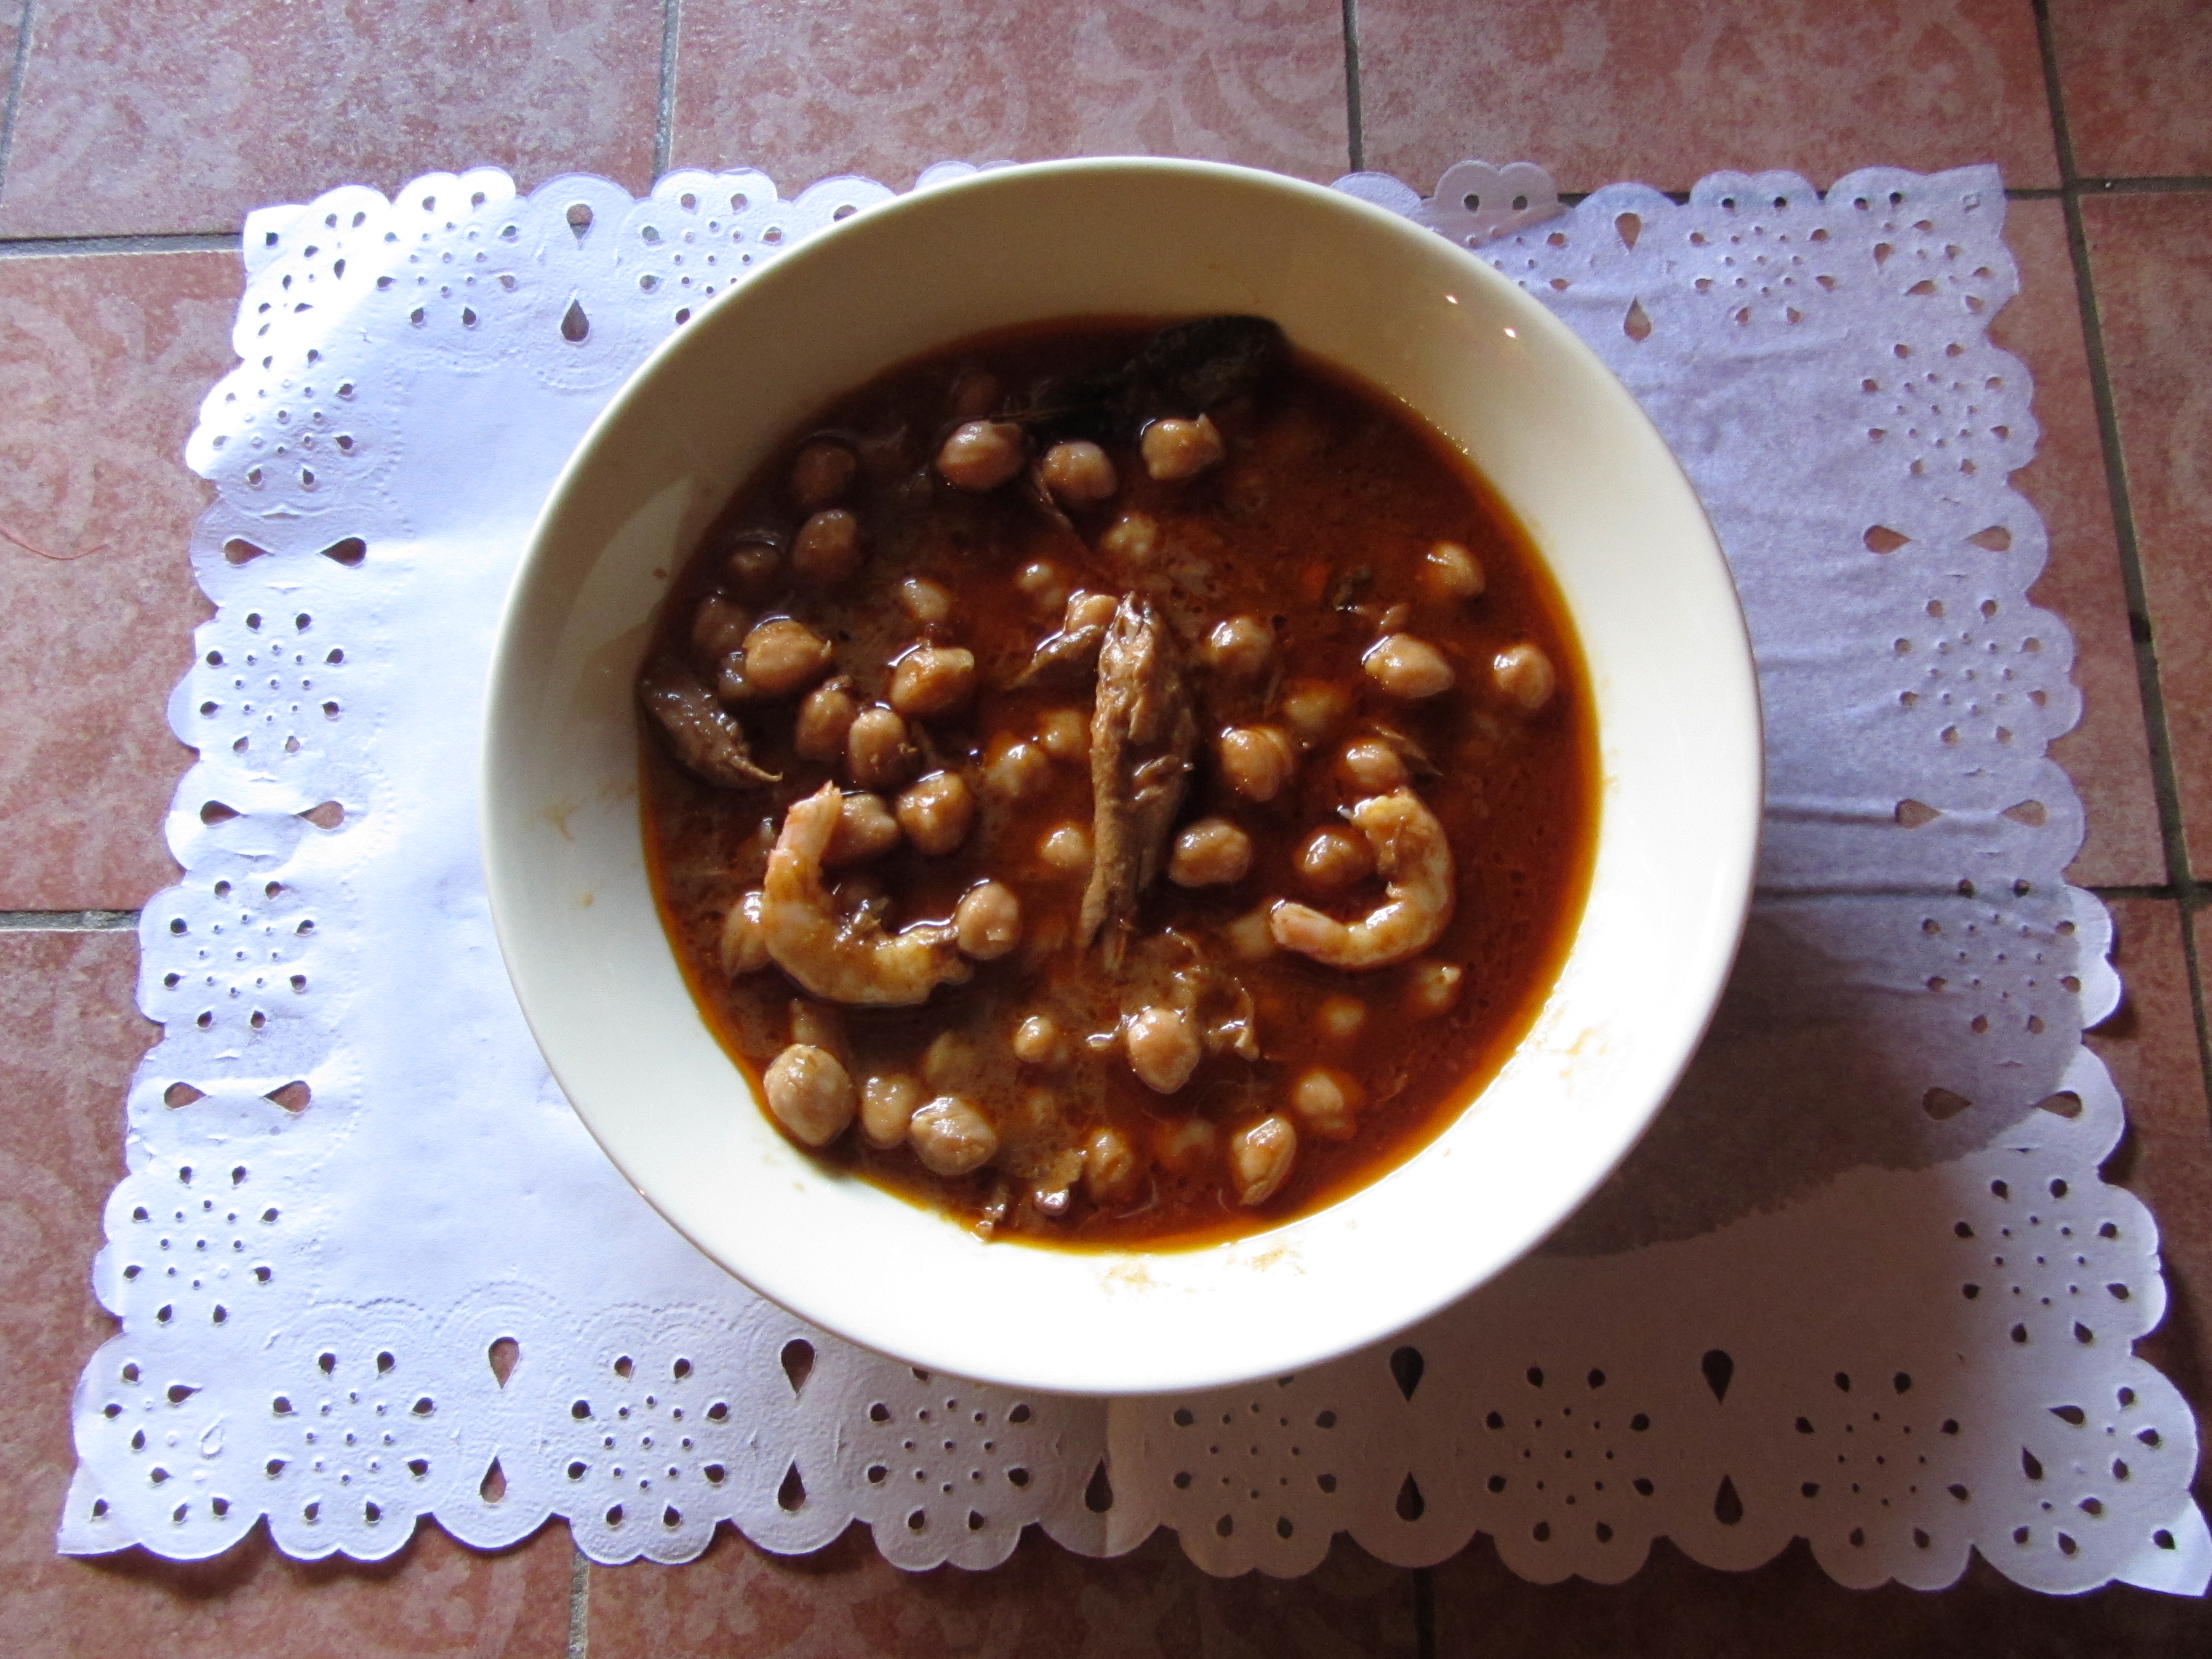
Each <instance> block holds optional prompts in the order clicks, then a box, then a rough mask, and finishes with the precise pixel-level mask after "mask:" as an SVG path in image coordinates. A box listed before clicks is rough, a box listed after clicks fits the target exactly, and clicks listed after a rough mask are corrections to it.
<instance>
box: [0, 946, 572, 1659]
mask: <svg viewBox="0 0 2212 1659" xmlns="http://www.w3.org/2000/svg"><path fill="white" fill-rule="evenodd" d="M137 971H138V941H137V939H136V938H135V937H134V936H133V935H131V934H129V933H0V1193H4V1194H5V1198H4V1200H0V1239H4V1240H5V1241H6V1245H7V1248H6V1249H4V1250H0V1352H5V1353H6V1354H7V1356H8V1371H7V1376H8V1384H9V1407H10V1409H9V1412H8V1413H6V1414H5V1415H4V1416H0V1583H4V1584H5V1586H6V1588H5V1589H0V1618H4V1621H5V1622H4V1632H5V1633H4V1635H0V1650H4V1651H7V1652H10V1653H21V1654H36V1655H39V1656H40V1659H78V1656H82V1659H120V1656H123V1655H126V1654H127V1655H134V1656H135V1655H147V1654H158V1655H161V1656H163V1659H260V1656H269V1659H278V1656H282V1659H386V1656H392V1659H398V1656H402V1655H405V1656H410V1659H417V1656H419V1659H429V1656H443V1655H455V1656H458V1655H462V1654H467V1655H471V1656H478V1655H481V1656H490V1655H514V1656H518V1659H522V1656H532V1659H534V1656H546V1659H551V1656H556V1655H560V1654H563V1653H565V1652H566V1651H567V1648H568V1574H569V1561H570V1559H571V1558H570V1552H569V1549H568V1534H567V1532H566V1531H565V1530H563V1529H562V1528H550V1529H549V1530H548V1531H547V1532H546V1533H544V1534H541V1535H540V1536H539V1537H538V1539H536V1540H534V1541H532V1542H531V1543H529V1544H526V1545H525V1546H523V1547H521V1548H520V1549H517V1550H514V1551H512V1552H509V1553H507V1554H505V1555H501V1556H497V1557H489V1558H487V1557H482V1556H478V1555H476V1554H473V1553H471V1552H469V1551H466V1550H463V1549H461V1548H459V1547H457V1546H455V1545H454V1544H453V1543H452V1542H450V1541H448V1540H447V1538H446V1537H445V1535H444V1534H442V1533H440V1532H438V1531H437V1530H436V1529H435V1528H425V1529H424V1531H423V1532H422V1534H418V1535H417V1537H416V1540H415V1541H414V1542H413V1543H412V1544H411V1545H410V1546H409V1547H408V1548H407V1549H405V1550H404V1551H403V1552H402V1553H400V1554H399V1555H398V1557H396V1558H394V1559H392V1561H388V1562H386V1563H384V1564H382V1565H379V1566H377V1567H374V1568H355V1567H350V1566H349V1565H346V1564H344V1563H343V1562H335V1563H326V1564H323V1565H313V1566H303V1565H300V1564H298V1563H295V1562H291V1561H287V1560H285V1559H283V1558H281V1557H279V1556H277V1555H276V1553H275V1552H274V1551H273V1550H271V1549H270V1547H269V1546H268V1544H267V1543H266V1542H265V1541H264V1535H263V1534H258V1533H257V1534H254V1536H253V1537H252V1539H251V1540H250V1541H248V1542H247V1543H246V1544H244V1545H242V1546H240V1547H239V1548H238V1549H236V1550H234V1551H233V1552H231V1553H230V1554H228V1555H227V1556H225V1557H223V1558H222V1559H220V1560H216V1561H212V1562H204V1563H201V1564H198V1565H190V1566H185V1565H177V1564H175V1563H171V1562H164V1561H159V1560H155V1559H153V1558H152V1557H149V1556H146V1555H143V1554H141V1553H137V1552H136V1551H132V1552H129V1553H125V1554H123V1555H119V1556H116V1557H112V1558H107V1559H102V1560H98V1561H84V1560H73V1559H66V1558H64V1557H61V1556H58V1555H56V1554H55V1553H54V1524H55V1522H56V1521H57V1519H58V1517H59V1516H60V1514H61V1505H62V1494H63V1492H64V1491H65V1490H66V1489H67V1487H68V1484H69V1478H70V1470H71V1469H72V1468H74V1467H75V1462H76V1457H75V1453H74V1451H73V1450H72V1449H71V1446H70V1422H69V1407H70V1391H71V1390H72V1389H74V1388H75V1387H76V1377H77V1372H78V1371H79V1370H80V1369H81V1368H82V1365H83V1364H84V1361H85V1358H86V1357H87V1356H88V1355H89V1354H90V1353H91V1352H92V1350H93V1349H94V1348H95V1347H96V1346H99V1344H100V1342H102V1341H104V1340H106V1338H107V1336H108V1335H109V1334H111V1332H112V1329H113V1328H114V1327H113V1322H112V1320H110V1319H109V1317H108V1316H107V1315H106V1313H104V1312H103V1311H101V1310H100V1307H99V1306H98V1305H97V1304H95V1303H94V1301H93V1299H92V1292H91V1289H90V1285H89V1273H90V1268H91V1264H92V1255H93V1252H94V1250H95V1249H98V1247H99V1244H100V1208H101V1206H102V1205H103V1204H104V1203H105V1202H106V1198H107V1193H108V1189H109V1188H110V1187H112V1185H113V1184H114V1182H115V1180H116V1177H117V1176H118V1175H120V1174H121V1173H122V1168H123V1091H124V1089H125V1085H127V1084H128V1083H129V1081H130V1079H131V1071H132V1068H133V1067H134V1066H136V1065H137V1060H138V1057H139V1055H140V1054H142V1053H143V1052H144V1050H145V1049H146V1048H147V1047H148V1045H149V1044H150V1043H151V1042H153V1041H154V1040H155V1037H156V1036H159V1032H158V1031H157V1030H156V1029H155V1027H154V1026H153V1025H151V1024H148V1023H147V1022H146V1021H145V1020H143V1019H142V1018H139V1016H138V1013H137V1010H136V1009H135V1008H134V1006H132V997H133V990H134V987H135V985H136V981H137Z"/></svg>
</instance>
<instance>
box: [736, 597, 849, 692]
mask: <svg viewBox="0 0 2212 1659" xmlns="http://www.w3.org/2000/svg"><path fill="white" fill-rule="evenodd" d="M827 671H829V641H827V640H825V639H823V637H822V636H821V635H819V634H817V633H816V632H815V631H814V630H813V629H811V628H809V627H808V626H807V625H806V624H805V623H800V622H793V621H792V620H791V618H790V617H777V618H775V620H774V621H773V622H764V623H761V624H760V625H759V626H758V627H757V628H755V629H753V630H752V632H751V633H750V634H748V635H745V682H746V684H749V685H750V686H751V687H752V689H753V690H755V691H757V692H758V693H759V694H760V695H761V696H764V697H787V696H790V695H791V694H792V693H793V692H794V691H797V690H799V689H800V688H802V687H804V686H808V685H811V684H813V683H814V682H815V681H816V680H818V679H820V678H822V676H823V674H824V673H826V672H827Z"/></svg>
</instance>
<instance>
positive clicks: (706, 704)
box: [637, 657, 781, 789]
mask: <svg viewBox="0 0 2212 1659" xmlns="http://www.w3.org/2000/svg"><path fill="white" fill-rule="evenodd" d="M637 696H638V701H639V702H641V703H642V704H643V705H644V706H645V712H646V713H647V714H650V715H652V716H653V724H654V725H655V726H659V728H660V734H661V736H662V737H663V738H666V739H667V742H668V748H669V752H670V753H671V754H673V755H674V756H675V757H676V760H677V763H678V765H680V766H682V767H683V769H684V770H685V771H687V772H689V773H690V774H691V775H692V776H694V777H696V778H698V779H700V780H701V781H703V782H707V783H711V784H714V785H715V786H716V787H720V788H723V789H742V788H744V787H747V786H748V785H750V784H756V783H775V782H777V781H780V778H781V775H780V774H778V773H775V772H769V771H765V770H763V769H762V768H761V767H759V766H757V765H756V764H755V763H754V761H753V757H752V745H751V744H750V743H749V742H748V741H747V740H746V738H745V728H744V726H740V725H739V724H738V719H737V716H736V715H734V714H731V713H730V711H729V710H728V709H726V708H723V707H722V705H721V704H720V702H718V701H716V699H715V696H714V693H713V692H712V691H710V690H708V689H707V685H706V683H705V682H704V681H703V680H702V679H701V678H699V677H698V675H696V673H694V672H692V671H691V670H690V668H688V667H687V666H685V665H684V663H683V662H681V661H680V660H678V659H676V658H674V657H662V658H660V659H658V660H657V661H655V662H654V663H653V665H652V666H651V667H650V668H648V669H647V671H645V673H644V674H643V675H641V677H640V678H639V679H638V684H637Z"/></svg>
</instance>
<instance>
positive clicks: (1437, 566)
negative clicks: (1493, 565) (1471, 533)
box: [1419, 542, 1485, 604]
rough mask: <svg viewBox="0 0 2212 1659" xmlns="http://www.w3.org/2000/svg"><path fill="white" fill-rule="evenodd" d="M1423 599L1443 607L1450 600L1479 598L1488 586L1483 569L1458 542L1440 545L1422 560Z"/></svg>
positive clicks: (1472, 555)
mask: <svg viewBox="0 0 2212 1659" xmlns="http://www.w3.org/2000/svg"><path fill="white" fill-rule="evenodd" d="M1419 581H1420V585H1421V592H1422V595H1423V597H1425V598H1427V599H1434V600H1436V601H1437V602H1438V603H1439V604H1442V603H1443V602H1445V601H1447V600H1450V599H1480V598H1481V597H1482V590H1483V586H1484V585H1485V584H1484V581H1483V574H1482V566H1481V565H1480V564H1479V563H1477V562H1476V561H1475V556H1474V554H1472V553H1470V552H1468V550H1466V549H1465V548H1463V547H1462V546H1461V545H1460V544H1458V543H1457V542H1438V543H1437V544H1436V545H1435V546H1434V547H1432V548H1431V549H1430V550H1428V553H1427V554H1426V556H1424V557H1423V558H1422V560H1421V574H1420V576H1419Z"/></svg>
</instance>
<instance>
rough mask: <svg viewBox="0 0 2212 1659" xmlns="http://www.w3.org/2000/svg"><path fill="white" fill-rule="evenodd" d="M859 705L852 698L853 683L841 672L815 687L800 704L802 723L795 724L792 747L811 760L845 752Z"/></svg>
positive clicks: (832, 758) (823, 758) (832, 757)
mask: <svg viewBox="0 0 2212 1659" xmlns="http://www.w3.org/2000/svg"><path fill="white" fill-rule="evenodd" d="M859 714H860V704H859V703H857V702H854V701H853V683H852V681H850V680H848V679H847V678H844V677H843V676H842V675H840V676H839V677H838V678H836V679H834V680H830V681H828V682H827V683H825V684H821V685H817V686H816V687H815V688H814V689H813V690H811V691H809V692H808V693H807V694H806V699H805V702H801V703H800V704H799V722H798V724H797V725H796V726H793V729H792V733H791V746H792V747H793V749H796V750H798V751H799V755H800V756H801V757H803V758H805V759H806V760H811V761H823V762H829V761H834V760H836V758H837V757H839V756H840V755H842V754H843V753H844V752H845V742H846V739H847V738H848V737H849V736H850V735H851V733H852V730H853V721H854V718H855V717H856V716H858V715H859Z"/></svg>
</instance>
